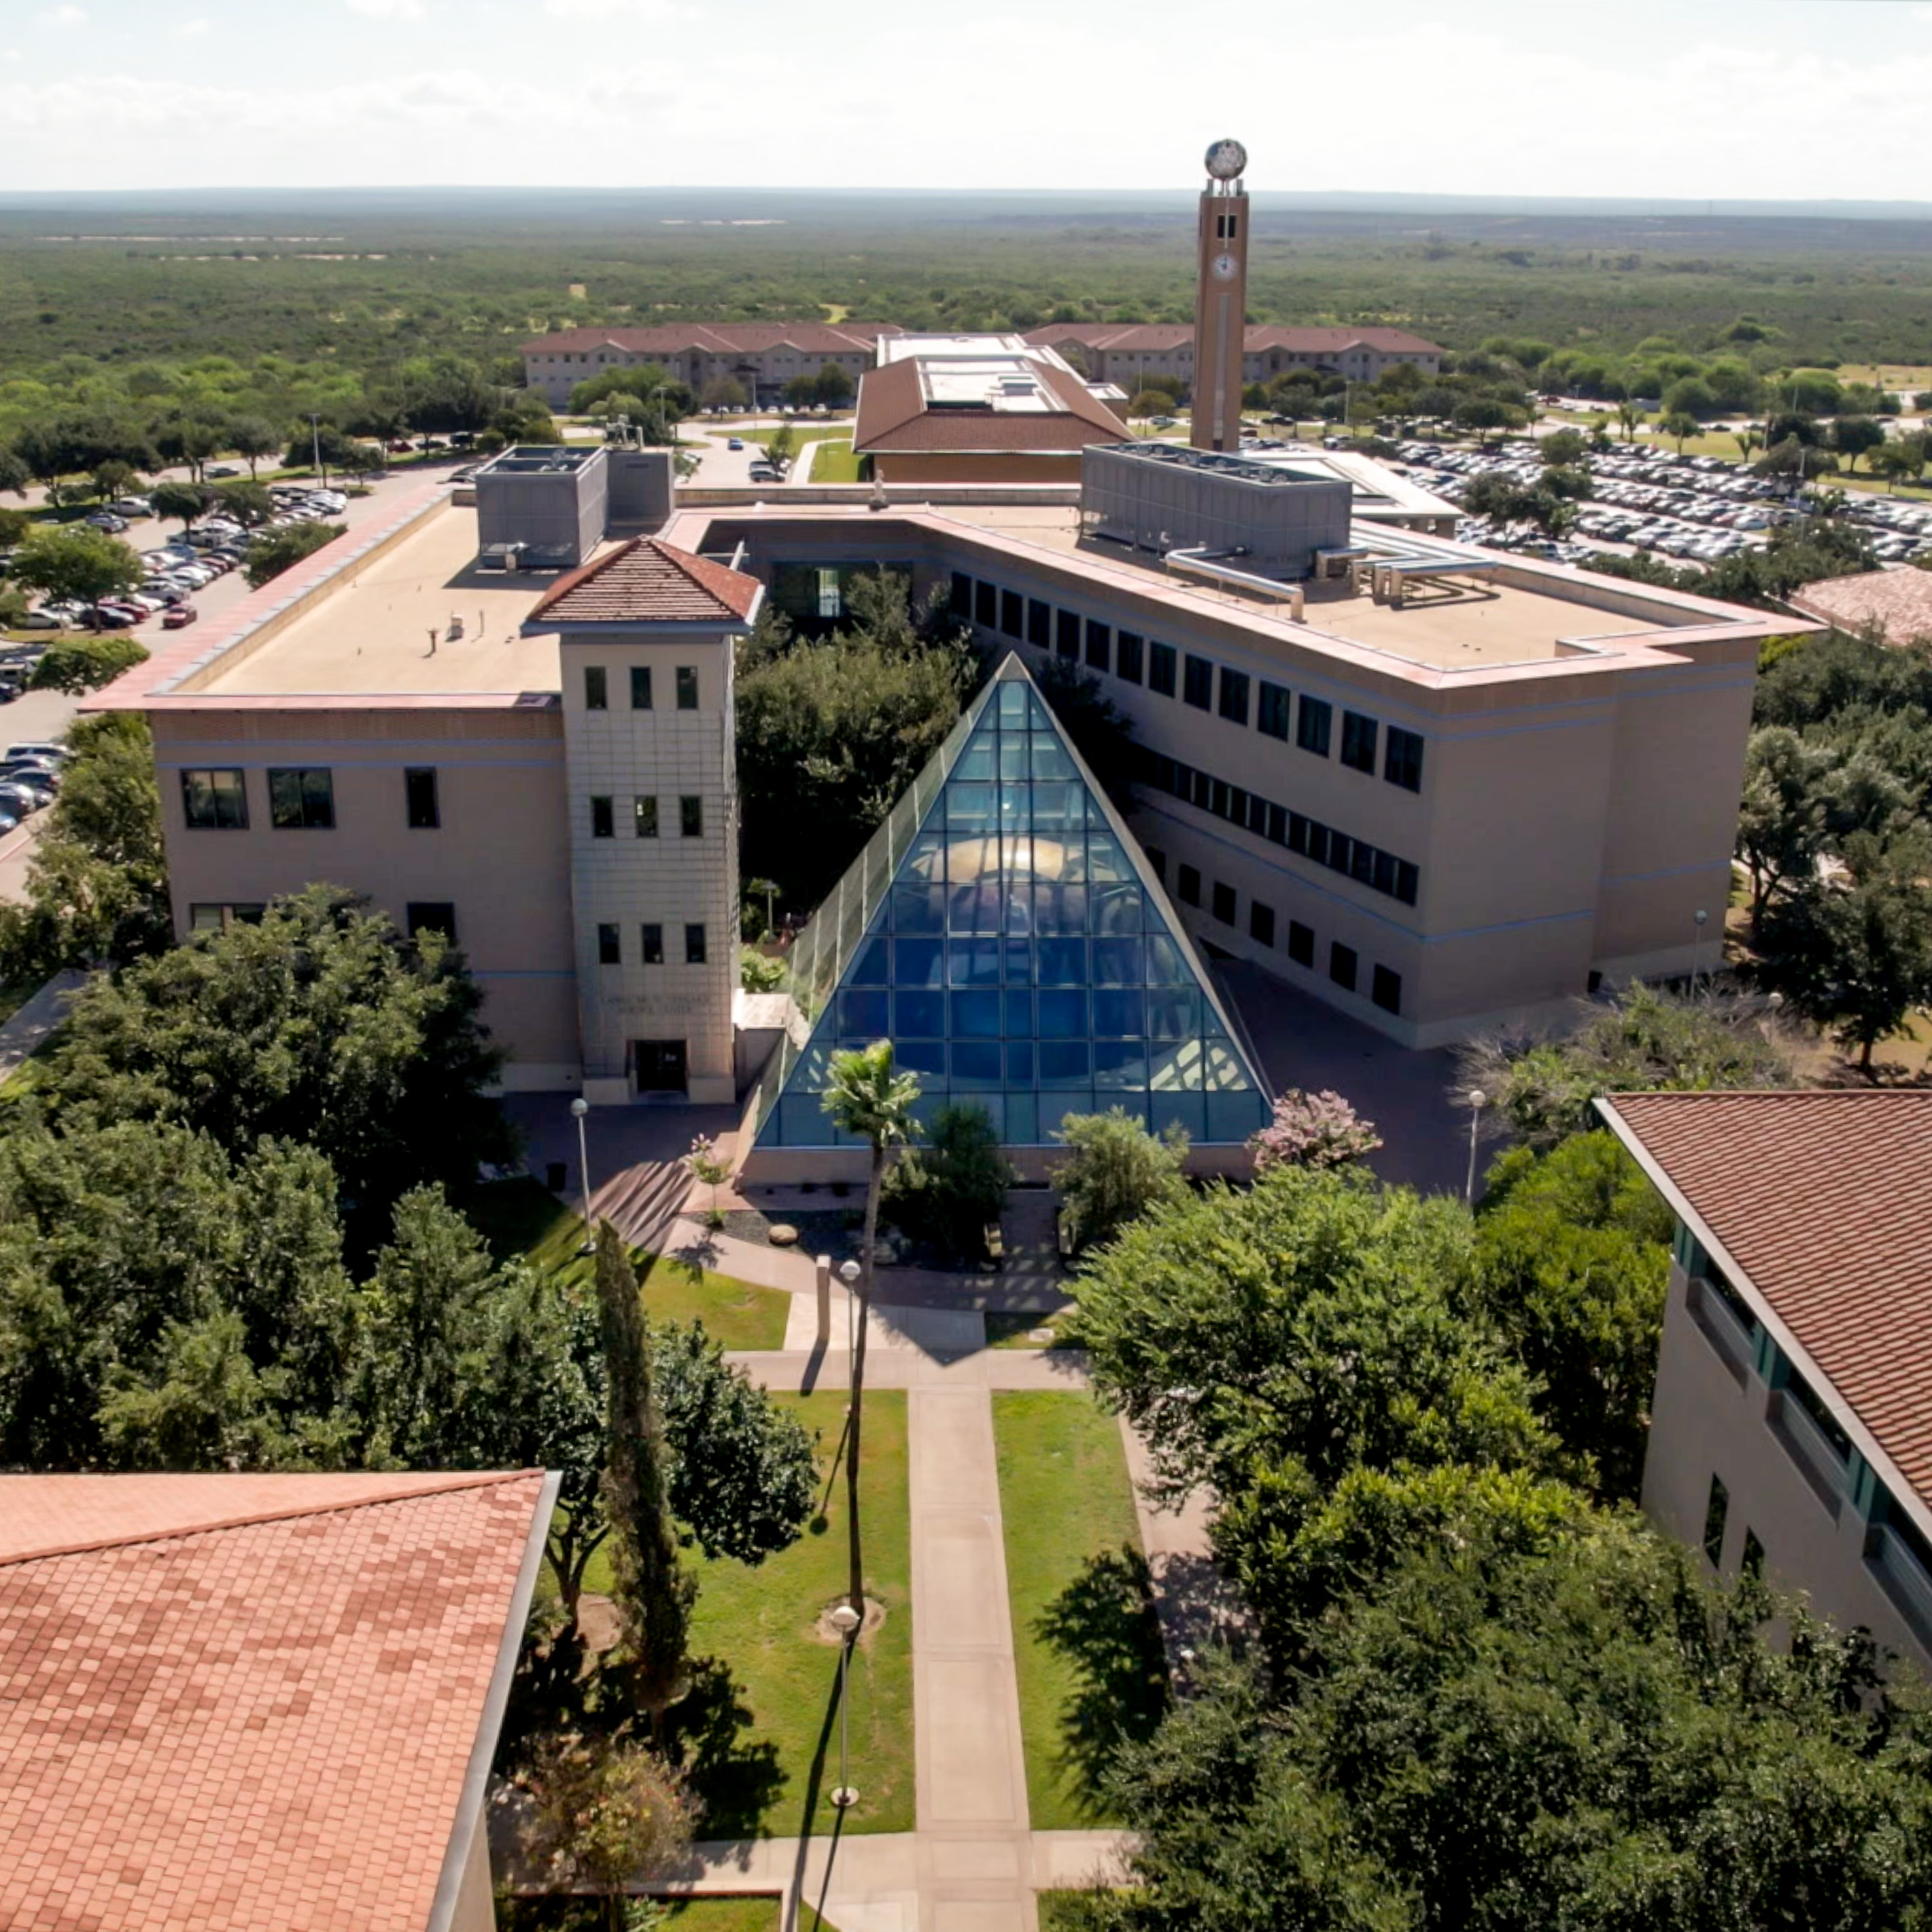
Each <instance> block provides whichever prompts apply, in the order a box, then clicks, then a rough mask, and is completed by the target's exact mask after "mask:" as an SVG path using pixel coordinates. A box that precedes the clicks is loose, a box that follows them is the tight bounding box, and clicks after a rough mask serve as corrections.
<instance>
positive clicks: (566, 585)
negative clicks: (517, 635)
mask: <svg viewBox="0 0 1932 1932" xmlns="http://www.w3.org/2000/svg"><path fill="white" fill-rule="evenodd" d="M762 588H763V586H761V585H760V583H759V582H758V580H757V578H756V577H747V576H745V574H743V572H742V571H736V570H732V569H729V568H727V567H726V566H725V565H723V564H721V563H713V562H712V561H711V559H709V557H706V556H693V555H692V554H691V552H690V551H689V550H679V549H678V548H676V547H675V546H674V545H673V544H667V543H666V542H665V541H664V540H663V539H662V538H661V537H633V538H631V540H630V541H628V543H624V544H619V545H618V547H616V549H615V550H612V551H610V552H609V553H608V554H607V555H605V556H598V557H593V558H592V559H591V560H590V561H589V562H588V563H586V564H580V565H578V567H577V568H576V569H574V570H572V571H566V572H565V574H564V575H562V577H559V578H558V579H557V580H556V582H555V583H553V584H552V585H551V586H550V588H549V589H547V590H546V591H545V592H544V594H543V595H541V597H539V598H538V599H537V601H536V603H535V606H534V607H532V610H531V611H530V614H529V616H528V617H526V619H524V620H523V621H524V627H525V628H526V629H530V630H538V631H541V630H547V629H549V628H553V626H555V625H559V624H711V623H718V624H736V623H742V622H745V620H746V619H748V618H749V617H750V616H751V607H752V606H753V605H754V604H755V603H756V602H757V596H758V592H759V591H760V589H762Z"/></svg>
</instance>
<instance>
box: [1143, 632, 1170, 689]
mask: <svg viewBox="0 0 1932 1932" xmlns="http://www.w3.org/2000/svg"><path fill="white" fill-rule="evenodd" d="M1174 657H1175V653H1174V646H1172V644H1156V643H1150V644H1149V645H1148V690H1150V691H1152V692H1153V693H1154V694H1155V695H1156V696H1157V697H1172V696H1173V695H1174Z"/></svg>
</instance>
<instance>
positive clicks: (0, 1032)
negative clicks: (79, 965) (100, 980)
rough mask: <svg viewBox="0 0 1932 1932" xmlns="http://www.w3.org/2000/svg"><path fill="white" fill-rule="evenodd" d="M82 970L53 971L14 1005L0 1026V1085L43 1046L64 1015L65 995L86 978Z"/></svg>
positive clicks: (81, 984) (65, 1016)
mask: <svg viewBox="0 0 1932 1932" xmlns="http://www.w3.org/2000/svg"><path fill="white" fill-rule="evenodd" d="M86 978H87V976H86V974H84V973H71V972H68V973H56V974H55V975H54V977H52V979H51V980H49V981H48V982H47V983H46V985H45V986H43V987H42V988H41V989H40V991H39V992H37V993H36V994H34V995H33V997H32V998H31V999H29V1000H28V1001H25V1002H24V1003H23V1004H21V1005H20V1006H19V1007H16V1008H15V1009H14V1010H13V1017H12V1018H11V1019H9V1020H8V1021H7V1023H6V1025H5V1026H0V1086H5V1085H6V1083H7V1082H8V1081H9V1080H10V1079H13V1076H14V1075H15V1074H17V1073H19V1072H20V1069H21V1068H22V1067H24V1066H26V1064H27V1062H28V1060H29V1059H31V1058H32V1056H33V1055H34V1054H36V1053H37V1052H39V1051H40V1049H41V1048H42V1047H43V1046H45V1045H46V1043H47V1041H48V1040H49V1037H51V1036H52V1034H53V1031H54V1030H55V1028H57V1027H58V1025H60V1023H61V1022H62V1020H64V1019H66V1018H67V1003H68V995H70V994H71V993H73V992H76V991H77V990H78V989H79V988H80V986H83V984H84V983H86Z"/></svg>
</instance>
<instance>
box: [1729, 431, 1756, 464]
mask: <svg viewBox="0 0 1932 1932" xmlns="http://www.w3.org/2000/svg"><path fill="white" fill-rule="evenodd" d="M1731 440H1732V441H1733V443H1736V445H1737V446H1738V458H1739V461H1740V462H1743V463H1748V462H1749V461H1750V460H1751V458H1752V456H1753V455H1754V454H1755V453H1756V452H1757V451H1759V450H1760V449H1763V447H1764V438H1763V437H1761V436H1760V435H1759V434H1758V433H1757V431H1755V430H1750V429H1734V430H1733V431H1732V432H1731Z"/></svg>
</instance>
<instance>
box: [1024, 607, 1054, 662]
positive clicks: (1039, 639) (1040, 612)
mask: <svg viewBox="0 0 1932 1932" xmlns="http://www.w3.org/2000/svg"><path fill="white" fill-rule="evenodd" d="M1027 642H1028V643H1030V644H1037V645H1038V646H1040V649H1042V650H1045V649H1046V647H1047V646H1049V644H1050V643H1052V642H1053V606H1052V604H1043V603H1042V602H1041V601H1040V599H1039V598H1037V597H1029V598H1028V599H1027Z"/></svg>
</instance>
